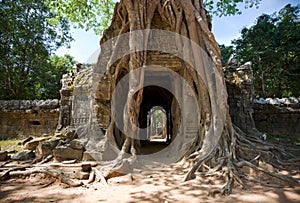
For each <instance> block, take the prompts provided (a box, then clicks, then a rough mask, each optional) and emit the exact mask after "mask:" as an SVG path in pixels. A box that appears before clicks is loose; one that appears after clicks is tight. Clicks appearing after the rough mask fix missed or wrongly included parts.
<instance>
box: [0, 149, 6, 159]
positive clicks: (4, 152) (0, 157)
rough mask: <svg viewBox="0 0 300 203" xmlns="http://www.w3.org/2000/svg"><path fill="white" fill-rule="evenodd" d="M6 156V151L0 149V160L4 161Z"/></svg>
mask: <svg viewBox="0 0 300 203" xmlns="http://www.w3.org/2000/svg"><path fill="white" fill-rule="evenodd" d="M7 158H8V157H7V151H0V161H6V159H7Z"/></svg>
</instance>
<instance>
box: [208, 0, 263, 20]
mask: <svg viewBox="0 0 300 203" xmlns="http://www.w3.org/2000/svg"><path fill="white" fill-rule="evenodd" d="M261 1H262V0H219V1H216V0H207V1H204V6H205V8H206V9H207V10H208V11H209V13H210V14H212V15H215V16H219V17H222V16H230V15H237V14H241V13H242V12H241V10H240V9H239V8H238V7H239V5H240V4H244V8H246V9H247V8H252V7H256V8H258V6H259V4H260V2H261Z"/></svg>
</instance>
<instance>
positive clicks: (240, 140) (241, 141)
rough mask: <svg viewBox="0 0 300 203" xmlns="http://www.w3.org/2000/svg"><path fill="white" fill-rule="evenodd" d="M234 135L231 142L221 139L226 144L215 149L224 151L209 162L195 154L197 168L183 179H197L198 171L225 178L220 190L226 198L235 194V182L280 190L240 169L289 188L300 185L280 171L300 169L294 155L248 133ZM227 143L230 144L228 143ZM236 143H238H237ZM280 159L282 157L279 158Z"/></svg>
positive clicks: (193, 155)
mask: <svg viewBox="0 0 300 203" xmlns="http://www.w3.org/2000/svg"><path fill="white" fill-rule="evenodd" d="M240 132H241V131H240ZM233 136H234V138H232V139H228V137H222V139H221V140H223V141H222V142H221V141H220V143H222V144H221V147H219V148H218V149H217V148H216V150H220V149H222V152H221V153H220V152H219V153H216V151H215V152H213V153H212V155H214V156H212V157H211V156H209V157H208V158H206V159H203V160H199V159H198V160H197V157H199V152H195V153H194V154H192V158H193V160H197V161H196V162H194V165H193V166H192V168H191V169H190V170H189V172H188V173H187V174H186V176H185V177H184V181H188V180H191V179H193V178H195V177H196V175H195V173H196V172H197V174H200V175H204V176H218V177H220V176H222V177H223V178H224V180H225V182H226V183H225V184H224V186H223V188H222V190H221V193H222V194H223V195H229V194H230V193H231V192H232V188H233V186H234V182H236V183H238V184H239V185H241V186H242V187H244V186H245V184H244V182H245V180H248V181H253V182H257V183H260V184H261V185H263V186H267V187H272V186H274V187H279V186H278V185H275V184H269V183H263V182H262V181H257V180H253V179H250V178H248V177H247V175H246V174H244V173H239V169H241V168H242V167H245V166H246V167H249V168H252V169H253V170H254V171H257V172H259V173H264V174H266V175H268V176H270V177H272V178H275V179H277V180H280V181H284V182H285V183H286V185H288V186H299V185H300V183H299V181H298V180H296V179H294V178H293V177H291V176H288V175H283V174H280V173H279V172H278V171H279V168H280V167H279V165H282V166H287V165H288V166H289V167H290V166H295V167H297V168H299V163H297V162H298V158H295V156H294V155H293V154H290V153H288V152H286V151H285V150H284V149H283V148H281V147H280V146H277V145H275V144H273V143H268V142H265V141H262V140H260V139H259V138H258V137H251V136H247V135H245V134H243V135H240V134H239V133H238V132H237V131H235V132H234V134H233ZM228 141H229V142H231V143H229V144H228V143H227V142H228ZM235 141H236V143H234V142H235ZM233 149H234V150H233ZM224 155H225V156H224ZM245 155H247V156H245ZM249 155H255V157H253V158H251V159H250V160H248V159H249ZM216 156H217V157H216ZM218 156H219V157H218ZM279 156H281V158H280V159H279V158H278V157H279ZM283 156H284V157H283ZM282 158H284V160H283V159H282ZM215 160H216V161H215ZM291 160H293V161H294V162H292V161H291ZM213 163H214V164H213ZM198 171H200V173H198Z"/></svg>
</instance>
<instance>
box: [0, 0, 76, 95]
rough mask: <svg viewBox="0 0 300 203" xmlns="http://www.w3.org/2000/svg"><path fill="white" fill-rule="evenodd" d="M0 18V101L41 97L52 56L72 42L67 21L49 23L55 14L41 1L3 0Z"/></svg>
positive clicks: (47, 82)
mask: <svg viewBox="0 0 300 203" xmlns="http://www.w3.org/2000/svg"><path fill="white" fill-rule="evenodd" d="M0 17H1V21H0V27H1V30H0V88H1V92H0V99H33V98H36V97H39V96H41V97H42V94H39V93H38V92H39V91H40V90H39V89H38V87H39V86H40V87H41V86H46V85H48V84H51V81H47V80H44V79H45V77H47V76H46V75H47V74H48V72H49V71H50V72H51V71H52V70H51V67H52V66H51V63H50V56H51V54H52V53H53V52H54V51H55V50H56V49H57V48H59V47H61V46H63V45H67V44H68V43H69V42H70V41H71V40H72V37H71V36H70V34H69V23H68V21H66V20H64V19H62V18H60V19H59V20H58V21H57V23H56V24H52V23H49V20H50V19H52V18H54V17H55V14H54V13H52V12H51V11H50V9H49V8H48V6H47V5H46V4H45V3H44V1H40V0H5V1H4V0H2V1H0ZM53 71H56V70H53ZM54 74H55V73H54ZM56 89H58V88H56ZM44 96H45V97H52V95H44ZM44 96H43V97H44Z"/></svg>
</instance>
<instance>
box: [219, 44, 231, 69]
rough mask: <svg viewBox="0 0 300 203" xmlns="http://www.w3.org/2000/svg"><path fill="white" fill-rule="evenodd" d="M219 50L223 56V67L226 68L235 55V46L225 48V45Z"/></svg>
mask: <svg viewBox="0 0 300 203" xmlns="http://www.w3.org/2000/svg"><path fill="white" fill-rule="evenodd" d="M219 48H220V50H221V55H222V66H226V64H227V62H228V60H229V59H230V57H231V56H232V55H233V52H234V48H233V46H225V45H224V44H220V45H219Z"/></svg>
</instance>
